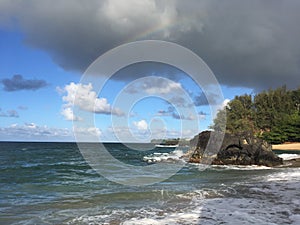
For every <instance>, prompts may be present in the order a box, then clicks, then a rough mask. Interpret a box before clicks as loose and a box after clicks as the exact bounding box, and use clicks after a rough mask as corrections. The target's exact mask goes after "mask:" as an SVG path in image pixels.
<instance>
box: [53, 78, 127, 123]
mask: <svg viewBox="0 0 300 225" xmlns="http://www.w3.org/2000/svg"><path fill="white" fill-rule="evenodd" d="M57 90H58V91H59V92H62V90H63V91H64V92H66V93H67V95H65V96H63V97H62V99H63V101H64V102H66V103H65V104H64V105H63V110H62V112H61V113H62V115H63V116H64V117H65V119H66V120H80V119H81V118H79V117H77V116H75V115H74V113H73V110H72V109H71V107H72V106H78V107H79V108H80V109H81V110H84V111H88V112H94V113H98V114H113V115H116V116H123V115H124V113H123V112H122V111H121V110H120V109H118V108H112V107H111V105H110V104H109V103H108V101H107V99H106V98H98V96H97V94H96V92H95V91H93V86H92V84H91V83H89V84H87V85H84V84H80V83H79V84H75V83H74V82H71V83H70V84H68V85H66V86H65V87H64V88H63V89H61V88H57Z"/></svg>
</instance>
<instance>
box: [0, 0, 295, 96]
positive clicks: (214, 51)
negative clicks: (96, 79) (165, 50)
mask: <svg viewBox="0 0 300 225" xmlns="http://www.w3.org/2000/svg"><path fill="white" fill-rule="evenodd" d="M299 10H300V1H298V0H289V1H278V0H274V1H264V0H251V1H247V0H227V1H219V0H202V1H198V0H190V1H180V0H171V1H170V0H168V1H166V0H161V1H156V0H148V1H137V0H127V1H118V0H106V1H98V0H91V1H89V2H88V4H87V3H86V2H85V1H79V0H77V1H76V0H74V1H63V2H60V3H59V4H53V1H50V0H43V1H38V0H28V1H26V5H23V4H19V3H18V2H17V1H10V0H3V1H1V2H0V14H1V17H0V25H1V24H3V25H5V26H9V25H12V26H13V25H15V26H16V27H17V28H21V29H22V31H24V33H25V43H27V44H28V45H29V46H32V47H35V48H39V49H43V50H45V51H47V52H48V53H49V54H50V55H51V56H52V58H53V60H54V61H55V62H56V63H57V64H59V65H61V66H62V67H63V68H65V69H67V70H75V71H81V72H82V71H84V70H85V69H86V67H87V66H88V65H89V64H90V63H91V62H92V61H93V60H94V59H96V58H97V57H98V56H100V55H101V54H103V53H104V52H106V51H107V50H109V49H111V48H113V47H116V46H118V45H119V44H123V43H127V42H130V41H134V40H143V39H157V40H166V41H172V42H175V43H178V44H181V45H183V46H185V47H187V48H189V49H191V50H192V51H194V52H196V53H197V54H198V55H199V56H200V57H202V58H203V59H204V60H205V61H206V62H207V64H208V65H209V67H210V68H211V69H212V70H213V72H214V73H215V74H216V76H217V78H218V80H219V81H220V82H221V83H222V84H225V85H228V86H243V87H249V88H253V89H256V90H258V89H266V88H269V87H277V86H281V85H282V84H284V83H286V84H287V86H288V87H297V86H299V84H300V82H299V75H300V45H299V39H300V27H299V25H298V23H299V21H300V13H299ZM150 31H154V32H150ZM158 54H159V53H158ZM128 76H130V74H128Z"/></svg>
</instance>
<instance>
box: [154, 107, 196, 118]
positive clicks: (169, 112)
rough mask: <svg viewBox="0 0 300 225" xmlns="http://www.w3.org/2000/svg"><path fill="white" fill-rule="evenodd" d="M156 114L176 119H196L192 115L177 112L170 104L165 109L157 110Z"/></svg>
mask: <svg viewBox="0 0 300 225" xmlns="http://www.w3.org/2000/svg"><path fill="white" fill-rule="evenodd" d="M198 115H199V116H201V114H198ZM157 116H170V117H172V118H173V119H176V120H195V119H197V118H195V117H194V116H192V115H180V114H178V112H177V110H176V109H175V108H174V107H172V106H169V107H168V109H167V110H159V111H158V112H157Z"/></svg>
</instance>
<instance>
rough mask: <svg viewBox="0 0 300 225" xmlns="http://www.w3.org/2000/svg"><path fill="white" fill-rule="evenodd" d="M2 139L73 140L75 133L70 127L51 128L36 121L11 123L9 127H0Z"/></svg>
mask: <svg viewBox="0 0 300 225" xmlns="http://www.w3.org/2000/svg"><path fill="white" fill-rule="evenodd" d="M0 140H20V141H22V140H24V141H26V140H44V141H56V140H67V141H70V140H73V133H72V131H71V130H70V129H68V128H51V127H48V126H46V125H44V126H40V125H37V124H35V123H25V124H23V125H19V124H11V125H10V126H8V127H0Z"/></svg>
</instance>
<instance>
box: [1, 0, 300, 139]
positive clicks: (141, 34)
mask: <svg viewBox="0 0 300 225" xmlns="http://www.w3.org/2000/svg"><path fill="white" fill-rule="evenodd" d="M50 2H51V1H47V0H46V1H27V3H28V5H26V6H24V7H21V6H20V3H18V2H15V1H6V0H5V1H3V2H1V3H0V62H1V66H0V81H1V82H0V109H1V110H0V121H1V123H0V140H1V141H7V140H9V141H74V136H73V126H76V124H79V123H81V122H82V121H83V120H84V116H85V115H87V116H88V117H89V116H93V118H95V123H94V125H95V127H93V126H91V127H85V129H83V130H81V131H80V132H82V133H83V134H84V135H85V138H86V139H87V140H89V137H90V136H93V135H96V136H97V137H99V140H101V141H128V142H130V141H142V142H147V141H150V139H151V138H160V137H164V138H173V137H179V136H180V137H186V138H191V137H193V136H194V135H196V134H197V133H198V132H200V131H201V130H205V129H207V128H208V126H209V125H210V124H211V123H212V117H213V116H212V115H211V110H210V107H209V106H208V105H207V104H205V103H204V102H199V101H201V100H203V93H202V90H201V89H200V87H199V86H197V85H196V83H195V82H193V81H192V80H191V79H190V78H189V75H188V74H185V73H184V72H182V71H180V70H178V69H176V68H174V67H172V66H169V65H162V64H160V63H152V64H151V63H144V64H143V63H141V64H139V65H132V66H129V67H128V68H123V69H122V70H120V71H119V72H118V73H117V74H116V75H115V76H113V77H112V78H111V79H110V80H109V82H108V83H107V84H106V86H105V87H104V88H103V89H102V90H101V92H100V93H97V90H95V89H94V88H95V85H94V84H91V86H89V87H88V86H86V85H87V84H80V79H81V78H82V75H83V72H84V70H85V69H86V68H87V67H88V66H89V65H90V64H91V63H92V62H93V61H94V60H96V59H97V57H99V56H101V55H102V54H103V53H105V52H107V51H108V50H110V49H113V48H115V47H117V46H118V45H120V44H126V43H128V42H130V41H138V40H148V39H152V40H153V39H155V40H164V41H170V42H173V43H177V44H180V45H182V46H184V47H186V48H188V49H190V50H191V51H193V52H195V53H196V54H197V55H198V56H200V57H201V58H202V59H203V60H204V61H205V62H206V63H207V65H208V66H209V67H210V68H211V70H212V71H213V72H214V74H215V75H216V78H217V79H218V81H219V83H220V84H221V89H222V91H223V95H224V99H223V101H222V102H218V103H216V104H218V107H219V108H222V105H224V104H225V103H226V101H228V100H229V99H232V98H233V97H234V96H235V95H240V94H244V93H248V94H250V93H255V92H257V91H260V90H264V89H268V88H275V87H279V86H281V85H282V84H287V85H288V87H289V88H294V87H297V86H299V84H300V83H299V76H298V75H299V71H300V69H299V63H298V64H297V62H299V55H300V54H299V53H300V49H299V44H298V42H297V40H299V37H300V35H299V34H300V31H299V28H298V26H297V28H295V25H294V20H295V18H294V17H292V16H289V15H288V16H287V18H279V17H277V12H278V10H279V9H280V7H278V6H277V5H275V4H274V5H272V7H270V9H268V14H269V15H272V16H274V17H273V20H270V19H269V17H268V16H265V15H264V12H263V11H262V10H261V4H262V3H260V2H261V1H257V2H256V3H255V4H253V5H251V6H249V7H248V8H247V7H244V6H243V5H242V4H240V3H238V2H236V1H228V2H227V3H220V4H225V5H224V7H225V6H226V7H225V8H227V7H228V6H229V5H231V6H232V7H234V8H235V9H236V10H235V11H234V13H233V14H232V18H228V19H225V21H221V20H220V18H219V15H216V13H209V12H210V10H211V8H212V7H213V6H215V4H217V3H216V2H215V1H210V2H209V3H207V4H211V7H208V6H207V4H202V3H197V2H193V1H191V2H190V3H187V4H186V5H182V4H181V3H179V2H177V1H174V2H173V1H172V2H165V1H162V2H161V4H157V3H156V2H155V1H151V0H149V1H133V0H130V1H126V3H125V1H124V2H123V3H122V4H121V3H120V2H119V3H118V2H117V1H113V0H111V1H102V4H99V3H97V1H91V2H90V3H87V5H82V3H80V1H73V2H72V3H71V2H68V3H62V5H60V7H59V6H54V7H53V8H51V9H50V8H49V7H47V5H48V4H50ZM100 2H101V1H100ZM120 4H121V5H120ZM226 4H228V5H226ZM187 5H190V6H193V10H192V11H190V12H187V11H186V10H187V8H188V7H187ZM298 6H299V5H298V3H295V2H291V3H289V4H287V5H286V6H285V7H286V10H289V11H290V14H291V15H294V16H297V15H298V14H297V13H296V12H297V11H296V10H295V9H294V8H295V7H296V8H297V7H298ZM146 8H147V10H146ZM298 8H299V7H298ZM96 9H97V10H96ZM145 10H146V11H145ZM190 10H191V9H190ZM231 10H232V9H229V8H228V11H223V12H222V14H223V15H224V16H225V17H223V18H227V17H226V15H229V14H230V13H231ZM249 10H254V11H253V12H254V13H253V14H255V15H250V16H247V17H246V18H244V21H243V23H241V24H239V20H238V19H239V18H240V17H241V14H240V13H247V12H249ZM266 10H267V9H266ZM236 11H239V12H240V13H236ZM99 12H101V13H100V14H99ZM141 15H144V20H143V21H141V20H138V19H137V18H139V17H140V16H141ZM98 17H99V18H98ZM258 18H259V23H258V21H257V20H258ZM232 19H236V20H237V21H238V22H237V23H236V24H233V23H231V21H229V20H232ZM55 20H57V21H55ZM197 21H198V22H197ZM196 22H197V23H196ZM201 24H202V25H201ZM200 25H201V26H200ZM222 25H223V26H222ZM224 26H225V27H226V28H227V30H228V32H224V31H225V30H226V29H224ZM278 28H280V29H281V30H284V32H279V31H278ZM229 31H230V32H229ZM234 31H239V35H236V36H234V37H233V36H231V34H232V32H234ZM289 31H293V33H294V35H293V37H289V36H288V35H287V33H288V32H289ZM278 40H287V41H286V42H281V43H282V44H279V45H278ZM273 46H277V49H276V51H275V50H274V48H273ZM262 49H264V51H262ZM158 54H160V53H159V52H158ZM183 60H184V59H183ZM151 76H154V77H162V78H164V79H162V80H156V78H154V81H157V82H152V81H153V80H152V81H151V80H150V81H149V80H147V79H146V80H138V79H141V78H143V77H144V78H145V77H146V78H147V77H148V78H149V77H151ZM104 78H105V76H104V77H98V78H97V79H99V80H101V79H104ZM178 89H182V90H183V91H185V92H186V93H188V95H189V97H190V98H191V100H192V106H191V105H189V106H188V104H187V102H186V101H185V100H184V99H179V97H182V94H180V93H181V92H177V91H178ZM75 90H79V91H80V93H81V94H82V99H83V101H82V102H79V101H77V103H75V108H77V110H81V111H82V112H83V113H82V114H80V115H79V114H77V115H76V112H78V111H76V109H74V108H73V105H72V100H74V99H73V98H72V93H74V91H75ZM120 93H121V95H122V96H123V98H124V99H125V98H126V100H128V101H129V102H131V101H133V100H134V98H135V99H138V98H139V96H144V98H143V99H142V100H141V101H137V102H136V103H135V104H132V103H130V104H131V105H130V106H128V105H127V106H124V107H130V109H131V110H130V112H129V113H125V112H124V108H122V104H123V105H126V103H124V99H123V100H122V101H123V103H122V102H119V103H118V104H116V105H114V102H115V101H116V100H117V98H118V97H120V96H119V95H120ZM176 93H177V95H176ZM178 93H179V94H178ZM139 94H140V95H139ZM122 96H121V97H122ZM124 96H125V97H124ZM145 96H146V97H145ZM147 96H148V97H147ZM149 96H153V97H149ZM164 96H167V97H166V99H169V100H170V99H173V100H172V101H173V102H171V103H172V104H173V106H172V105H171V104H170V103H168V102H167V101H166V100H163V99H161V98H160V97H164ZM131 98H132V100H130V99H131ZM95 101H96V102H97V103H95ZM197 101H198V102H197ZM92 103H95V104H92ZM94 107H96V108H94ZM192 107H194V109H195V112H196V114H197V118H196V117H195V114H194V115H192V113H191V112H192ZM182 112H183V113H182ZM178 114H180V116H181V118H180V119H179V118H178ZM81 117H82V118H81ZM72 119H75V120H77V121H75V122H74V123H73V121H72ZM181 123H184V124H185V125H184V129H183V128H182V127H181V125H182V124H181Z"/></svg>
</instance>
